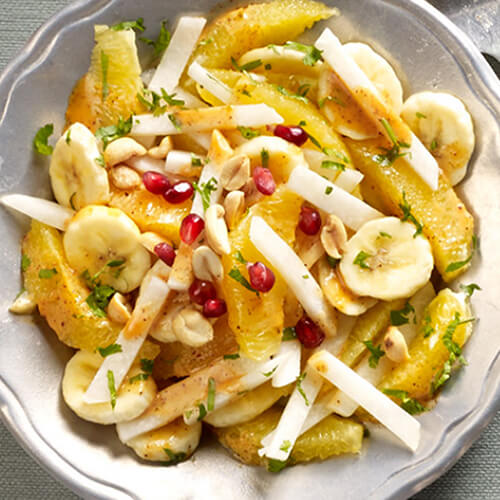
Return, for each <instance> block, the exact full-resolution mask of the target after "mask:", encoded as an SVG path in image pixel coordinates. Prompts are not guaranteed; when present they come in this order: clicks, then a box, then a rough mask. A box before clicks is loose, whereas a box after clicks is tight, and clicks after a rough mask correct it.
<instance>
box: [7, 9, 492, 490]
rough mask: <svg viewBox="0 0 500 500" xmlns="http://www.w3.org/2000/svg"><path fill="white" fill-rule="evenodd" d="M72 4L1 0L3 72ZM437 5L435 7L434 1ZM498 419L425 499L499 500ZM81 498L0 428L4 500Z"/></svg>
mask: <svg viewBox="0 0 500 500" xmlns="http://www.w3.org/2000/svg"><path fill="white" fill-rule="evenodd" d="M70 2H71V0H1V2H0V4H1V5H0V8H1V14H0V71H1V70H3V68H4V67H5V65H6V64H7V63H8V62H9V61H10V60H11V59H12V58H13V57H14V56H15V55H16V53H17V52H18V51H19V50H20V49H21V47H22V46H23V45H24V43H25V42H26V40H27V39H28V38H29V36H30V35H31V34H32V33H33V31H35V30H36V29H37V28H38V26H39V25H40V24H41V23H42V22H43V21H45V20H46V19H47V18H49V17H50V16H51V15H52V14H54V13H55V12H57V11H58V10H59V9H61V8H62V7H64V6H65V5H67V4H69V3H70ZM433 3H435V4H436V3H437V2H433ZM499 435H500V416H499V415H497V417H496V418H495V420H494V421H493V422H492V423H491V424H490V426H489V427H488V428H487V429H486V430H485V431H484V432H483V434H482V436H481V438H480V439H479V440H478V441H477V442H476V443H475V444H474V445H473V446H472V448H471V449H470V450H469V451H468V452H467V453H466V454H465V456H464V457H463V458H462V459H461V460H460V461H459V462H458V463H457V464H456V465H455V466H454V467H453V468H452V469H451V470H450V471H449V472H448V473H447V474H445V475H444V476H443V477H441V478H440V479H438V480H437V481H436V482H435V483H434V484H432V485H431V486H429V487H428V488H426V489H425V490H423V491H422V492H421V493H419V494H418V495H417V496H416V497H414V498H415V499H416V500H424V499H426V500H427V499H440V500H441V499H442V500H446V499H450V500H471V499H479V498H481V499H486V498H487V499H500V474H499V473H498V472H499V470H500V458H499V456H500V438H499ZM33 498H43V499H50V500H52V499H67V498H77V497H76V495H74V494H73V493H71V492H70V491H69V490H68V489H66V488H65V487H64V486H62V485H60V484H59V483H58V482H57V481H55V480H54V479H52V477H51V476H49V474H47V472H45V471H44V470H43V469H42V468H41V467H40V466H39V465H38V464H37V463H35V462H34V461H33V460H32V459H31V457H29V456H28V455H27V454H26V453H25V452H24V451H23V450H22V449H21V448H20V447H19V445H18V444H17V443H16V441H15V440H14V438H13V437H12V436H11V435H10V434H9V432H8V431H7V429H6V428H5V427H4V426H3V425H2V424H0V499H8V500H14V499H23V500H24V499H33Z"/></svg>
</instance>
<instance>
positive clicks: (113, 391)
mask: <svg viewBox="0 0 500 500" xmlns="http://www.w3.org/2000/svg"><path fill="white" fill-rule="evenodd" d="M108 389H109V396H110V400H111V408H112V409H113V410H114V409H115V406H116V386H115V374H114V373H113V372H112V371H111V370H108Z"/></svg>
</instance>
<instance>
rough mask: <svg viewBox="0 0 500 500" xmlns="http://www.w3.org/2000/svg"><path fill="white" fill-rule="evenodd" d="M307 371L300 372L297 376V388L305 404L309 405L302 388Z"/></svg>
mask: <svg viewBox="0 0 500 500" xmlns="http://www.w3.org/2000/svg"><path fill="white" fill-rule="evenodd" d="M306 375H307V373H306V372H302V373H301V374H300V375H299V376H298V377H297V381H296V384H297V390H298V391H299V394H300V395H301V396H302V397H303V398H304V401H305V402H306V406H309V400H308V399H307V396H306V393H305V392H304V389H303V388H302V382H303V381H304V379H305V378H306Z"/></svg>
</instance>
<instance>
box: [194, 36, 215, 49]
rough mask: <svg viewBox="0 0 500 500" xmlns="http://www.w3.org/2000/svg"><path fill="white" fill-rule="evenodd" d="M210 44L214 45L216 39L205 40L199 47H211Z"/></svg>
mask: <svg viewBox="0 0 500 500" xmlns="http://www.w3.org/2000/svg"><path fill="white" fill-rule="evenodd" d="M210 43H214V39H213V38H205V39H204V40H202V41H201V42H200V43H199V44H198V45H199V46H200V47H204V46H205V45H209V44H210Z"/></svg>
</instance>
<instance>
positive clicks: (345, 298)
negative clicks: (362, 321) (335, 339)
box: [317, 259, 377, 316]
mask: <svg viewBox="0 0 500 500" xmlns="http://www.w3.org/2000/svg"><path fill="white" fill-rule="evenodd" d="M317 266H318V267H317V270H318V281H319V285H320V286H321V290H322V291H323V293H324V294H325V297H326V298H327V300H328V301H329V302H330V304H331V305H332V306H333V307H335V308H336V309H338V310H339V311H340V312H341V313H344V314H346V315H347V316H359V315H361V314H363V313H364V312H366V311H367V310H368V309H370V307H373V306H374V305H375V304H376V303H377V300H376V299H374V298H373V297H358V296H357V295H355V294H354V293H353V292H352V291H351V290H349V289H348V288H347V287H346V286H345V285H344V284H343V282H342V278H341V277H340V276H339V273H338V271H337V269H332V267H331V266H330V264H328V262H327V260H326V259H321V260H320V261H319V262H318V265H317Z"/></svg>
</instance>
